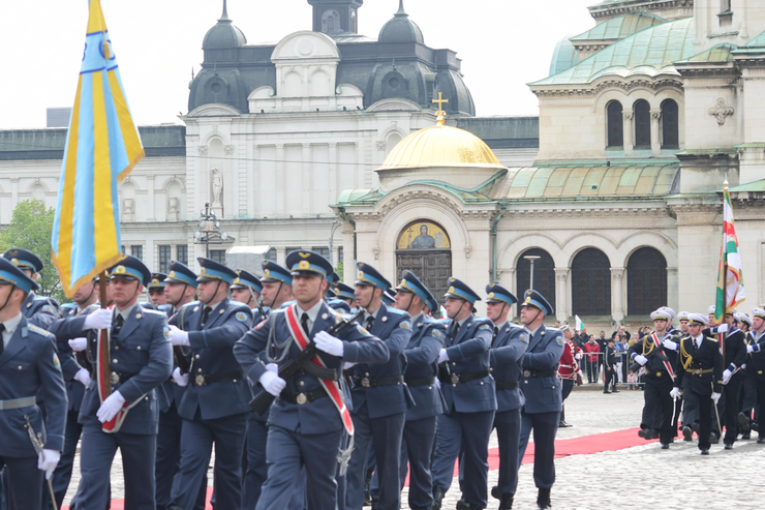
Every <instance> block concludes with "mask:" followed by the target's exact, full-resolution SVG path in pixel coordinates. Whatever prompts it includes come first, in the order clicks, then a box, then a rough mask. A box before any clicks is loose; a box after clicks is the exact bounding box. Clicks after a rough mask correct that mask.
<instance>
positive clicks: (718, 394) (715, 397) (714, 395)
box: [712, 393, 722, 405]
mask: <svg viewBox="0 0 765 510" xmlns="http://www.w3.org/2000/svg"><path fill="white" fill-rule="evenodd" d="M721 395H722V393H712V400H714V401H715V405H717V402H718V401H719V400H720V396H721Z"/></svg>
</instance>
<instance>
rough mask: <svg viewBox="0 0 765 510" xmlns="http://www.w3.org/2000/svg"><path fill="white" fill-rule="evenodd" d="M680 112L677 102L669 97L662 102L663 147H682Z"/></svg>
mask: <svg viewBox="0 0 765 510" xmlns="http://www.w3.org/2000/svg"><path fill="white" fill-rule="evenodd" d="M679 126H680V112H679V111H678V108H677V103H676V102H674V101H673V100H672V99H667V100H666V101H664V102H663V103H661V128H662V129H661V131H662V141H661V148H662V149H679V148H680V134H679V132H680V128H679Z"/></svg>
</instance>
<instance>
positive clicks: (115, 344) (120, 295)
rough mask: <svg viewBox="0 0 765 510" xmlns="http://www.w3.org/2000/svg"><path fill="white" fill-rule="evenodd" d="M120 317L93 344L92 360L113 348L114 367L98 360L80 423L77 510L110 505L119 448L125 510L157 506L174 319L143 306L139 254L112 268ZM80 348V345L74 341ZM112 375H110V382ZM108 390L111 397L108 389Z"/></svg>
mask: <svg viewBox="0 0 765 510" xmlns="http://www.w3.org/2000/svg"><path fill="white" fill-rule="evenodd" d="M110 275H111V283H110V285H111V287H112V299H113V300H114V304H115V307H114V317H113V319H112V326H111V334H110V335H109V345H108V346H102V345H101V343H100V342H101V340H95V339H93V340H94V341H91V342H89V345H88V346H87V348H88V356H89V358H88V359H91V360H99V359H101V357H102V356H103V354H102V353H103V352H106V353H108V354H107V356H108V358H107V359H109V366H108V367H103V366H100V364H99V363H98V362H96V363H94V369H95V375H94V376H92V379H93V380H92V381H91V383H90V384H89V385H88V388H87V389H86V391H85V397H84V398H83V401H82V406H81V409H80V416H79V422H80V423H81V424H82V425H83V432H82V446H81V449H80V451H81V455H80V471H81V474H82V478H81V480H80V486H79V488H78V490H77V495H76V496H75V500H76V507H77V510H103V509H104V508H106V507H107V505H108V500H109V476H108V473H109V469H110V467H111V465H112V461H113V459H114V455H115V453H116V451H117V448H119V449H120V452H121V455H122V464H123V466H124V477H125V508H126V509H128V508H129V509H153V508H154V507H155V499H154V456H155V452H156V447H157V427H158V422H159V412H158V407H157V402H156V395H155V391H154V389H155V388H156V387H158V386H159V385H160V384H162V382H163V381H165V380H166V379H167V378H168V377H169V376H170V371H171V368H172V361H171V356H172V355H171V349H170V342H169V341H168V338H167V334H168V332H167V318H166V316H165V315H164V314H162V313H159V312H154V311H151V310H145V309H143V308H142V307H141V306H138V304H137V300H138V296H139V295H140V294H141V292H143V289H144V285H148V284H149V283H150V282H151V272H150V271H149V270H148V268H147V267H146V266H145V265H144V264H143V262H141V261H140V260H138V259H137V258H135V257H130V256H128V257H126V258H125V259H123V260H122V261H120V263H119V264H118V265H117V266H115V267H114V268H113V269H112V270H110ZM72 348H73V349H75V350H77V348H78V346H77V345H75V344H72ZM107 379H108V380H107ZM107 391H108V396H107V394H105V393H106V392H107Z"/></svg>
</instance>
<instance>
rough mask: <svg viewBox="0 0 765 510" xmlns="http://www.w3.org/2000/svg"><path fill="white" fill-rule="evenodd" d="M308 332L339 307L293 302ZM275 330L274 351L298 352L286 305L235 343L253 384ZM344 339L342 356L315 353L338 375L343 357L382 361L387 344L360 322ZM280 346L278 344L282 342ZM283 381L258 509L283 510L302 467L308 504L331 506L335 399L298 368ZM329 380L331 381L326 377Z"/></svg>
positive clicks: (337, 425)
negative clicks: (303, 304)
mask: <svg viewBox="0 0 765 510" xmlns="http://www.w3.org/2000/svg"><path fill="white" fill-rule="evenodd" d="M291 306H292V308H293V310H294V312H295V314H296V318H298V320H299V321H300V323H301V327H302V329H303V330H308V333H307V334H306V336H307V337H308V338H309V339H313V338H314V336H315V335H316V334H317V333H319V332H320V331H327V330H329V329H330V328H331V327H332V326H334V325H335V324H336V321H337V320H340V318H339V317H338V315H337V313H338V312H335V311H334V310H332V309H331V308H330V307H329V306H327V304H326V303H324V302H323V301H320V302H319V303H317V304H316V305H315V306H314V307H313V308H312V309H311V310H307V311H303V310H302V309H301V308H300V307H299V306H298V305H297V304H294V305H291ZM269 335H273V337H272V338H273V345H275V346H277V348H275V349H274V352H272V353H269V354H270V355H271V356H274V359H278V358H281V357H282V355H284V358H283V359H281V360H279V365H282V364H284V363H286V362H288V361H290V360H291V359H293V358H295V357H297V356H298V355H299V354H300V352H301V349H300V347H299V346H298V345H296V342H295V341H294V339H293V338H292V334H291V333H290V330H289V327H288V325H287V317H286V310H285V309H282V310H277V311H272V312H271V316H270V317H269V319H268V321H266V322H265V323H263V324H262V325H261V326H259V327H258V328H254V329H252V330H250V331H249V332H248V333H247V334H246V335H244V336H243V337H242V338H241V339H240V340H239V341H238V342H237V344H236V346H235V347H234V352H235V354H236V357H237V360H239V362H240V363H241V365H242V367H243V368H244V369H245V372H246V374H247V376H248V377H249V379H250V380H251V381H253V382H255V383H256V384H257V382H258V381H259V380H260V377H261V376H262V375H263V373H264V372H266V364H265V363H264V362H263V361H262V358H261V356H262V354H263V352H264V351H265V350H266V347H267V345H269ZM338 338H340V339H341V340H342V341H343V355H342V357H337V356H331V355H329V354H327V353H323V352H321V353H320V354H318V355H317V357H318V358H320V359H321V360H323V362H324V363H325V365H326V366H327V367H328V368H331V369H333V370H335V372H336V379H337V382H339V384H340V385H341V386H344V379H342V378H341V377H340V376H341V372H342V365H343V362H344V361H345V362H356V363H376V362H377V363H382V362H385V361H387V360H388V357H389V352H388V348H387V346H386V345H385V344H384V343H383V342H382V341H380V340H379V339H378V338H375V337H373V336H371V335H370V334H369V333H367V332H365V331H364V330H362V329H361V328H360V327H351V328H347V329H345V330H344V331H343V332H342V333H340V334H339V335H338ZM278 346H281V347H280V348H279V347H278ZM286 382H287V387H286V388H285V389H284V390H283V391H282V393H281V395H280V397H278V398H276V400H275V401H274V403H273V404H272V405H271V410H270V413H269V416H268V425H269V428H268V443H267V446H266V457H267V459H268V478H267V480H266V483H265V484H264V485H263V489H262V492H261V495H260V499H259V500H258V506H257V509H258V510H283V509H284V508H287V507H288V505H289V504H290V500H291V499H292V497H293V494H292V491H293V490H294V488H295V486H296V485H297V486H300V483H301V481H302V480H301V473H302V470H303V468H305V480H306V498H307V508H308V510H324V509H334V508H335V505H336V490H337V487H336V482H335V472H336V467H337V462H338V460H337V456H338V450H339V449H340V443H341V439H342V437H343V431H344V427H343V422H342V420H341V417H340V413H339V412H338V409H337V407H336V406H335V403H334V402H333V400H332V399H331V398H329V397H328V395H327V393H326V391H325V390H324V388H323V387H322V385H321V383H320V382H319V379H317V378H316V377H314V376H313V375H311V374H309V373H307V372H306V371H305V370H299V371H298V372H297V373H296V374H295V375H294V376H293V377H290V378H288V380H287V381H286ZM329 384H331V383H329Z"/></svg>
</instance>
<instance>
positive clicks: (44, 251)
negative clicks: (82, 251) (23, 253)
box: [0, 199, 69, 303]
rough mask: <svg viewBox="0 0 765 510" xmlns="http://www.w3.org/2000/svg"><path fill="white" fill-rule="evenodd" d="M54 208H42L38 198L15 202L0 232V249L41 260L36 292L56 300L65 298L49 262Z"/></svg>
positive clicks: (53, 268) (56, 275)
mask: <svg viewBox="0 0 765 510" xmlns="http://www.w3.org/2000/svg"><path fill="white" fill-rule="evenodd" d="M54 214H55V212H54V209H53V208H50V209H45V205H44V204H43V203H42V202H40V201H39V200H34V199H30V200H24V201H22V202H19V203H18V204H17V205H16V208H15V209H14V210H13V218H12V219H11V223H10V225H8V227H7V228H5V229H4V230H3V231H2V232H0V252H2V253H5V251H6V250H9V249H11V248H24V249H25V250H29V251H31V252H32V253H34V254H35V255H37V256H38V257H40V260H42V261H43V264H44V267H43V270H42V272H41V273H40V279H39V280H37V284H38V285H39V286H40V289H39V290H38V291H37V294H39V295H42V296H50V297H52V298H54V299H56V300H58V301H59V302H60V303H63V302H65V301H69V300H68V299H66V298H65V296H64V291H63V290H62V289H61V282H60V280H59V278H58V272H57V271H56V268H55V267H54V266H53V263H52V262H51V247H50V238H51V232H52V231H53V217H54Z"/></svg>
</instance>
